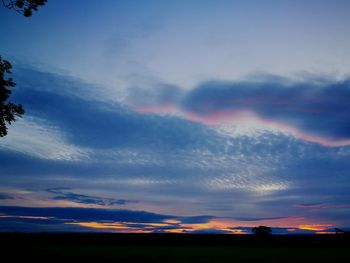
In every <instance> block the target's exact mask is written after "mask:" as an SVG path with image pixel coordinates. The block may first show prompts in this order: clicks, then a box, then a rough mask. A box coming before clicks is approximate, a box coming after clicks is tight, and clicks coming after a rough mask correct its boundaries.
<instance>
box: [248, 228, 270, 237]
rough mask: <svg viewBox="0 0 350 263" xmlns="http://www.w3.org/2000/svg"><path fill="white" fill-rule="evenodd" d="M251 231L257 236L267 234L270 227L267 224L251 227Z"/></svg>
mask: <svg viewBox="0 0 350 263" xmlns="http://www.w3.org/2000/svg"><path fill="white" fill-rule="evenodd" d="M252 232H253V233H254V234H255V235H257V236H269V235H271V232H272V230H271V228H270V227H268V226H258V227H253V229H252Z"/></svg>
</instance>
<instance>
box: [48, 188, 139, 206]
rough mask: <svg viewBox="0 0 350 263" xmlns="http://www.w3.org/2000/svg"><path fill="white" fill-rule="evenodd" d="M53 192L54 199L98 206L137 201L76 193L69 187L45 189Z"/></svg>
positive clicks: (134, 201)
mask: <svg viewBox="0 0 350 263" xmlns="http://www.w3.org/2000/svg"><path fill="white" fill-rule="evenodd" d="M46 191H47V192H49V193H52V194H54V197H53V199H54V200H67V201H71V202H75V203H80V204H93V205H100V206H112V205H126V204H128V203H137V202H138V201H136V200H126V199H113V198H103V197H97V196H90V195H83V194H77V193H73V192H71V191H70V188H49V189H47V190H46Z"/></svg>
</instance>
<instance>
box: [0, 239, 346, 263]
mask: <svg viewBox="0 0 350 263" xmlns="http://www.w3.org/2000/svg"><path fill="white" fill-rule="evenodd" d="M211 238H212V240H211ZM181 239H182V237H181V236H180V237H178V236H175V242H174V238H173V237H172V236H166V237H165V238H163V237H160V238H159V237H158V236H157V237H156V238H155V240H156V241H154V242H153V241H152V240H153V239H152V236H151V237H149V236H147V237H146V238H145V239H144V240H143V238H142V236H141V237H140V236H137V237H136V238H135V239H133V236H127V237H126V238H125V236H121V237H120V236H116V237H113V236H112V237H108V238H103V237H99V236H94V235H89V236H79V237H78V238H77V237H76V236H75V237H73V238H72V237H71V238H69V237H66V236H56V235H49V236H45V238H40V237H38V236H34V237H32V236H25V238H18V237H16V238H12V239H11V237H10V238H9V239H8V242H7V243H6V239H4V238H2V239H1V241H2V242H3V244H5V245H3V246H2V247H3V248H5V249H4V250H3V252H2V255H3V256H6V257H10V258H12V259H14V260H15V259H19V258H21V259H26V260H29V259H34V260H43V261H47V262H50V261H52V260H55V261H57V260H62V261H66V262H67V261H76V260H84V261H95V262H130V263H131V262H213V263H215V262H237V263H239V262H272V263H273V262H308V263H309V262H350V252H349V251H350V249H349V246H348V240H347V239H346V242H343V241H339V240H338V241H337V242H338V243H337V244H334V242H332V240H329V241H328V240H327V239H326V238H323V239H317V238H309V237H305V239H303V237H300V239H299V240H306V241H305V242H306V243H305V244H300V242H298V241H297V239H293V240H292V241H291V240H287V241H288V242H287V243H286V242H285V243H283V242H282V244H281V242H280V240H281V241H283V240H285V239H288V237H286V238H284V237H282V238H281V237H279V239H277V240H272V241H271V240H267V241H266V242H265V241H264V240H258V242H257V241H256V240H255V239H254V237H249V238H246V237H244V238H243V237H234V238H233V239H229V238H226V239H222V240H221V239H220V238H218V237H217V236H213V237H211V236H199V237H195V238H192V237H191V239H190V240H186V237H183V239H184V243H185V244H184V245H181ZM208 239H209V241H208ZM240 239H242V244H240ZM307 239H309V240H307ZM31 240H32V241H31ZM169 240H171V242H170V241H169ZM223 240H224V241H223ZM196 241H198V242H196ZM124 242H125V243H127V245H123V243H124ZM152 242H153V244H152ZM162 242H163V244H160V243H162ZM215 242H217V244H215ZM196 243H201V244H200V245H198V244H196ZM298 243H299V244H298ZM308 244H309V246H308Z"/></svg>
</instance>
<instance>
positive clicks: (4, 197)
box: [0, 193, 14, 200]
mask: <svg viewBox="0 0 350 263" xmlns="http://www.w3.org/2000/svg"><path fill="white" fill-rule="evenodd" d="M9 199H14V197H13V196H11V195H8V194H4V193H0V200H9Z"/></svg>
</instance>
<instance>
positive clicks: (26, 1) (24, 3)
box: [1, 0, 47, 17]
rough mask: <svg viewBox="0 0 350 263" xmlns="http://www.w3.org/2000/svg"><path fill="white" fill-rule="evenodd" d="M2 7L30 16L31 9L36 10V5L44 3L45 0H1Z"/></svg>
mask: <svg viewBox="0 0 350 263" xmlns="http://www.w3.org/2000/svg"><path fill="white" fill-rule="evenodd" d="M1 1H2V4H3V6H4V7H6V8H8V9H12V10H15V11H16V12H18V13H20V14H23V15H24V16H25V17H30V16H31V15H32V13H33V11H38V7H39V6H42V5H44V4H45V3H46V2H47V0H1Z"/></svg>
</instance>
